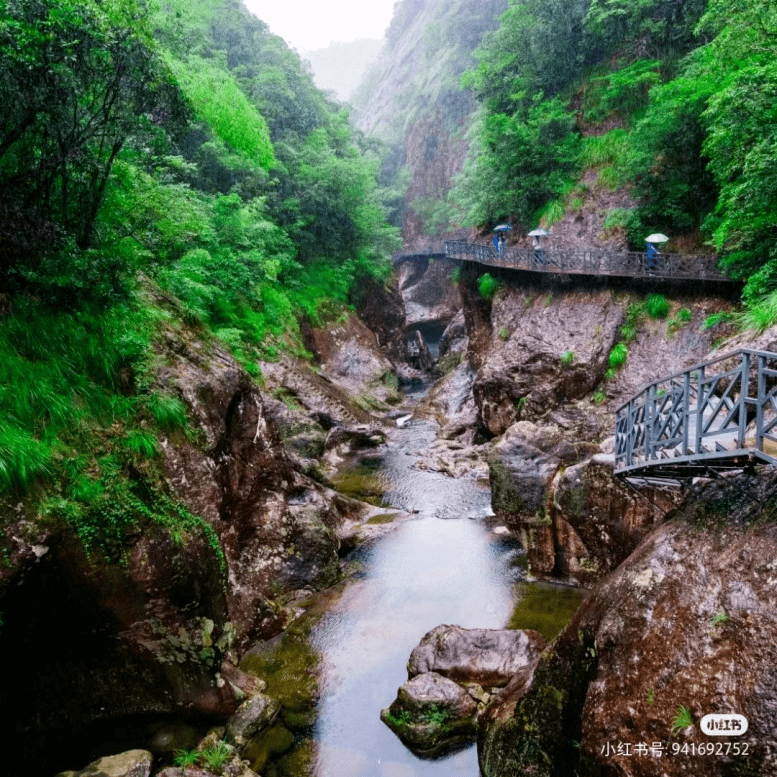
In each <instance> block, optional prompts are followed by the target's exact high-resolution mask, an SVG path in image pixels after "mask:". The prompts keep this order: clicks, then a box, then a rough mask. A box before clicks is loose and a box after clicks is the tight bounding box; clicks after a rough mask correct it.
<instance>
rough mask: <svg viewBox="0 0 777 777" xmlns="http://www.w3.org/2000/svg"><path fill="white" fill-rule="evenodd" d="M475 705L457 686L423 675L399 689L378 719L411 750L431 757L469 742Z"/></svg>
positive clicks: (472, 728) (434, 673)
mask: <svg viewBox="0 0 777 777" xmlns="http://www.w3.org/2000/svg"><path fill="white" fill-rule="evenodd" d="M476 712H477V704H476V702H475V700H474V699H473V698H472V696H471V695H470V694H469V693H468V692H467V691H466V690H465V689H464V688H462V687H461V686H460V685H458V684H457V683H455V682H453V681H452V680H449V679H447V678H446V677H443V676H441V675H439V674H437V673H436V672H427V673H425V674H420V675H417V676H416V677H414V678H413V679H412V680H408V682H406V683H405V684H404V685H403V686H401V687H400V689H399V691H398V693H397V698H396V699H395V700H394V702H392V704H391V706H390V707H388V708H386V709H384V710H383V711H382V712H381V713H380V719H381V720H382V721H383V722H384V723H385V724H386V725H387V726H389V728H391V730H392V731H394V733H396V734H397V736H399V738H400V739H401V740H402V741H403V742H404V743H405V744H406V745H407V746H408V747H409V748H410V749H411V750H413V752H416V753H419V754H421V755H426V756H432V755H439V754H440V753H442V752H444V751H446V750H449V749H451V748H453V747H456V746H458V745H461V744H464V743H466V742H469V741H472V740H473V739H474V736H475V713H476Z"/></svg>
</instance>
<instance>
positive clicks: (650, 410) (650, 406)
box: [645, 383, 656, 459]
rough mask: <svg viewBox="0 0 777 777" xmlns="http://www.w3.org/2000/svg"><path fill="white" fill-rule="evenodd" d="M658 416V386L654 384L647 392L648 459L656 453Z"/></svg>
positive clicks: (646, 443) (646, 428) (646, 439)
mask: <svg viewBox="0 0 777 777" xmlns="http://www.w3.org/2000/svg"><path fill="white" fill-rule="evenodd" d="M655 416H656V384H655V383H652V384H651V385H650V386H649V387H648V391H647V403H646V405H645V454H646V457H647V458H648V459H652V458H653V454H654V452H655V446H654V440H653V423H654V421H655Z"/></svg>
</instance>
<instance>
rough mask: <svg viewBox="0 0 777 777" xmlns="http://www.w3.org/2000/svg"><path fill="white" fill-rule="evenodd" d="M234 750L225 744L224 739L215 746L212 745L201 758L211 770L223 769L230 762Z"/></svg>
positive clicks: (203, 752)
mask: <svg viewBox="0 0 777 777" xmlns="http://www.w3.org/2000/svg"><path fill="white" fill-rule="evenodd" d="M234 753H235V751H234V748H232V747H230V745H229V744H228V743H227V742H225V741H224V740H223V739H222V740H221V741H219V742H216V744H215V745H210V746H208V747H206V748H204V749H203V751H202V753H201V756H202V760H203V762H204V763H205V764H207V766H208V767H209V768H210V769H221V767H222V766H223V765H224V764H225V763H226V762H227V761H229V760H230V759H231V758H232V756H233V755H234Z"/></svg>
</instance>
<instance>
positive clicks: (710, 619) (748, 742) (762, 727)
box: [480, 473, 777, 777]
mask: <svg viewBox="0 0 777 777" xmlns="http://www.w3.org/2000/svg"><path fill="white" fill-rule="evenodd" d="M775 493H777V479H775V475H774V473H767V474H763V475H761V476H759V477H749V476H741V477H739V478H736V479H734V480H729V481H721V482H720V483H716V484H712V485H710V486H708V487H707V488H706V490H705V491H704V492H703V493H702V495H701V497H698V496H697V495H696V494H694V495H692V496H691V497H690V498H689V499H688V500H687V501H686V502H685V503H684V505H683V506H682V508H681V509H680V510H678V511H677V512H675V513H674V514H673V520H671V521H669V522H668V523H665V524H663V525H661V526H659V527H658V528H656V529H655V530H654V531H653V532H652V533H651V534H650V535H649V536H648V537H646V538H645V539H644V540H643V541H642V542H641V544H640V545H639V546H638V547H637V549H636V550H635V551H634V552H633V553H632V554H631V556H629V558H628V559H627V560H626V561H624V562H623V563H622V564H621V565H620V567H618V569H617V570H616V571H615V572H614V573H613V574H612V575H611V576H610V577H609V578H608V579H607V580H606V581H605V582H604V583H603V584H602V585H601V586H600V587H599V588H598V589H597V590H596V592H595V593H594V594H593V595H592V596H591V597H589V599H588V600H587V601H586V602H585V603H584V604H583V605H582V606H581V608H580V610H579V611H578V612H577V613H576V615H575V616H574V618H573V620H572V622H571V623H570V624H569V626H568V627H567V628H566V629H565V631H564V632H562V634H561V635H560V636H559V638H558V639H557V640H556V642H555V643H553V645H551V647H550V648H549V649H547V650H546V651H545V653H544V655H543V656H542V657H541V658H540V660H539V662H538V663H536V664H535V665H534V666H533V667H531V668H530V669H527V670H523V671H521V672H519V673H517V674H516V675H515V676H514V677H513V680H511V682H510V684H509V685H508V686H507V689H506V691H505V693H504V694H503V695H502V696H501V697H499V698H498V700H497V701H495V702H494V703H493V704H492V705H491V707H490V709H489V710H487V712H486V713H485V714H484V716H483V717H482V718H481V720H482V721H483V727H482V730H481V740H480V760H481V767H482V769H483V772H484V773H485V774H490V775H493V777H507V775H514V774H523V773H527V774H528V773H531V774H535V775H547V776H548V777H550V775H554V776H555V775H559V777H560V776H561V775H568V774H572V773H576V774H579V775H580V777H592V776H593V775H632V776H633V777H659V775H660V776H661V777H664V776H668V777H674V776H675V775H691V774H694V775H696V774H704V775H709V776H710V777H717V776H718V775H720V776H721V777H722V775H738V774H747V775H764V776H765V775H770V774H774V773H775V768H777V764H775V760H774V759H775V755H774V747H773V743H774V741H775V736H776V735H777V731H775V720H774V715H773V709H774V705H775V698H777V686H775V682H774V671H773V663H774V662H773V655H774V640H775V635H776V634H777V621H776V620H775V615H774V613H775V606H777V602H775V592H774V590H773V589H774V585H773V583H774V574H775V573H774V567H775V563H774V559H775V556H776V555H777V531H776V530H775V524H774V499H775ZM680 707H683V708H686V710H687V714H683V715H680V713H679V708H680ZM710 713H737V714H740V715H744V716H745V717H746V718H747V719H748V721H749V725H750V728H749V730H748V732H747V734H745V735H744V736H724V737H708V736H707V735H705V734H704V733H703V732H702V730H701V726H700V721H701V719H702V717H703V716H704V715H706V714H710ZM624 743H629V744H630V745H631V747H630V748H629V751H630V754H628V755H627V754H626V752H625V749H624V747H623V744H624ZM654 743H658V744H656V745H654ZM714 743H721V744H722V749H720V750H716V752H715V754H714V755H699V752H700V750H699V748H700V746H703V748H704V751H705V753H707V751H708V747H709V745H710V744H714ZM619 744H621V748H620V751H618V745H619ZM641 744H646V745H647V749H645V748H644V747H640V745H641ZM734 744H736V745H737V747H736V748H734V747H733V745H734ZM726 745H729V747H728V748H727V747H726ZM608 746H609V748H608ZM716 747H717V744H716ZM737 753H739V755H737Z"/></svg>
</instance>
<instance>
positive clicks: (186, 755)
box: [173, 750, 202, 768]
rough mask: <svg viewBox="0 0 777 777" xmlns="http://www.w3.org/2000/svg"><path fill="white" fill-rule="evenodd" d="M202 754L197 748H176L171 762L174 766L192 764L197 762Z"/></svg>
mask: <svg viewBox="0 0 777 777" xmlns="http://www.w3.org/2000/svg"><path fill="white" fill-rule="evenodd" d="M201 755H202V754H201V753H200V752H199V751H198V750H176V751H175V755H174V756H173V763H174V764H175V765H176V766H182V767H184V768H186V767H187V766H194V765H195V764H197V763H199V761H200V756H201Z"/></svg>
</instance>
